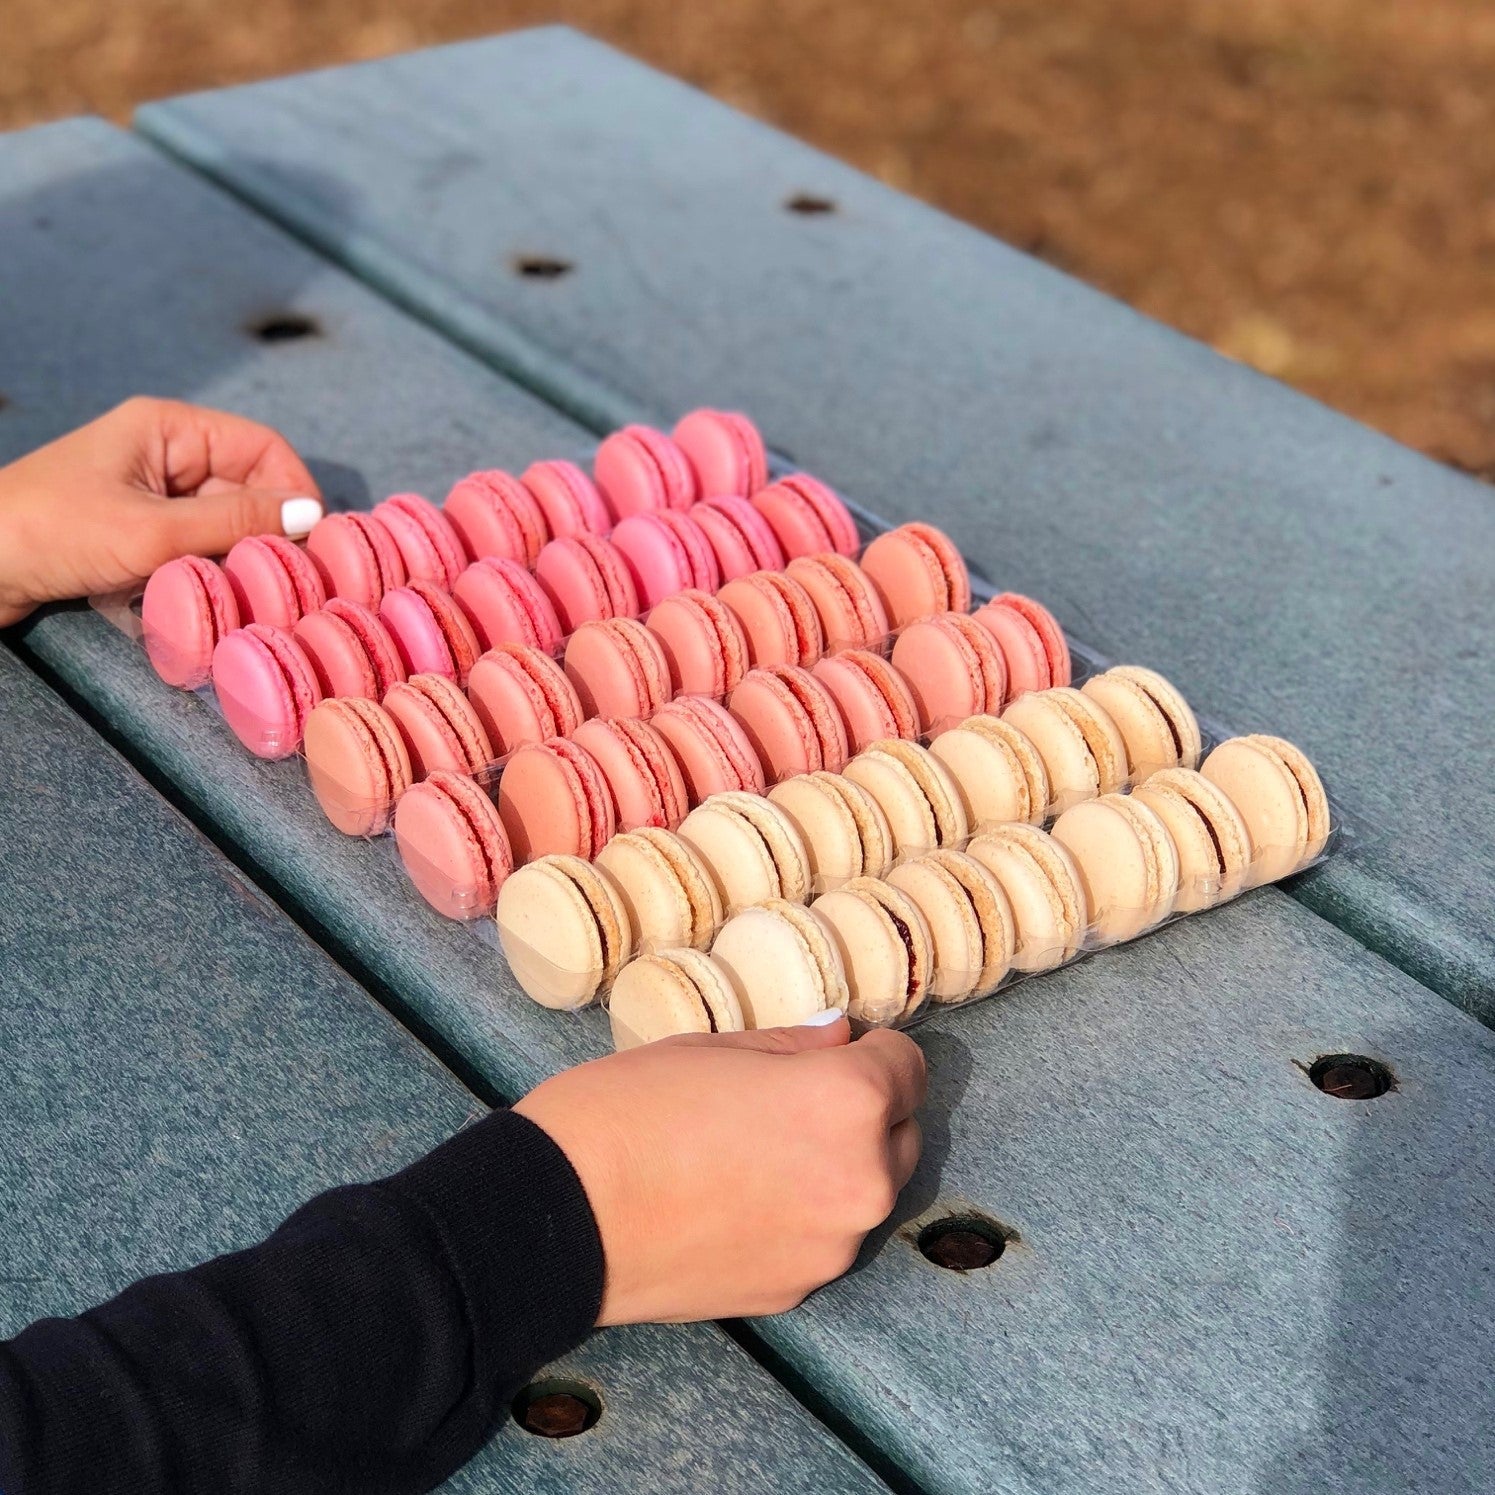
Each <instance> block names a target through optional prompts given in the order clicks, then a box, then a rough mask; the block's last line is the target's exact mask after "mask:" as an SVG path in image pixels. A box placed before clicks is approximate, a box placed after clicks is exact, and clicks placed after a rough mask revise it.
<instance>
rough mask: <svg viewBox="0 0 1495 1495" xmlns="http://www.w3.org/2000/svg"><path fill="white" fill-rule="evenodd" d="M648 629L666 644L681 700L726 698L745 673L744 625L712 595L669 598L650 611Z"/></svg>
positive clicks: (683, 594)
mask: <svg viewBox="0 0 1495 1495" xmlns="http://www.w3.org/2000/svg"><path fill="white" fill-rule="evenodd" d="M646 626H647V628H648V629H649V632H650V633H652V634H653V635H654V636H655V638H657V639H658V640H659V642H660V643H661V644H663V645H664V652H665V658H666V659H668V660H669V663H670V683H671V685H672V686H673V687H674V690H675V693H676V694H677V695H678V694H681V693H685V694H688V695H702V696H724V695H726V693H727V692H728V691H729V690H731V689H732V688H733V687H734V686H735V685H736V684H737V682H738V681H739V680H741V679H742V677H743V676H744V675H745V674H746V673H747V669H748V646H747V636H746V635H745V634H744V633H743V631H742V624H741V623H739V622H738V621H737V619H736V617H735V616H734V615H733V613H732V610H731V608H729V607H728V606H727V605H726V603H724V602H722V601H720V600H719V599H718V598H716V597H713V596H712V595H711V593H710V592H698V591H694V590H691V591H686V592H677V593H676V594H675V595H674V596H673V597H666V598H665V600H664V601H663V602H661V603H660V604H659V605H658V606H657V607H656V608H654V609H653V611H652V612H650V614H649V616H648V618H647V620H646Z"/></svg>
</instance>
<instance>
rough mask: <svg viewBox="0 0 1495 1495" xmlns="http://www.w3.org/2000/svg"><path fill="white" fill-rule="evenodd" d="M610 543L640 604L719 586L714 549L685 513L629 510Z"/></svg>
mask: <svg viewBox="0 0 1495 1495" xmlns="http://www.w3.org/2000/svg"><path fill="white" fill-rule="evenodd" d="M612 543H613V544H614V545H616V546H617V548H618V550H619V551H620V552H621V553H622V555H623V559H624V560H625V561H626V562H627V563H628V569H629V572H630V573H631V574H632V576H633V581H634V585H635V586H636V587H637V589H638V595H639V601H640V602H641V603H642V604H643V605H644V606H645V607H653V606H654V604H655V603H656V602H663V601H664V599H665V598H666V597H673V596H674V595H675V593H676V592H683V591H684V590H685V589H686V588H687V587H694V588H695V589H696V590H697V591H701V592H714V591H715V590H716V589H717V587H719V586H720V585H721V573H720V571H719V569H718V567H717V564H716V552H715V551H714V550H712V548H711V541H710V540H708V539H707V538H706V532H705V531H704V530H703V529H702V528H701V526H700V525H699V524H697V523H696V522H695V520H694V519H692V518H691V517H690V515H689V514H679V513H676V512H675V511H674V510H672V509H663V510H661V511H659V512H658V513H653V514H632V515H630V516H629V517H628V518H627V519H624V520H621V521H620V522H619V523H618V525H617V527H616V528H615V529H614V530H613V533H612Z"/></svg>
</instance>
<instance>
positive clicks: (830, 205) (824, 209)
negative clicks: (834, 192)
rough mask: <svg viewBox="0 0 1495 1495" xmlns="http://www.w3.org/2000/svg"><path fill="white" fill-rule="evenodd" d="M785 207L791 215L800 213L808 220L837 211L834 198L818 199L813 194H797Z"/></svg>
mask: <svg viewBox="0 0 1495 1495" xmlns="http://www.w3.org/2000/svg"><path fill="white" fill-rule="evenodd" d="M784 206H785V207H786V208H788V210H789V211H790V212H791V213H799V214H801V215H802V216H803V217H806V218H814V217H817V216H818V215H820V214H824V213H834V212H835V211H836V204H835V200H834V199H833V198H829V197H818V196H816V194H815V193H813V192H796V193H795V194H794V196H793V197H791V198H790V199H789V200H788V202H786V203H785V204H784Z"/></svg>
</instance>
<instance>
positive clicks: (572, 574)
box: [535, 534, 639, 633]
mask: <svg viewBox="0 0 1495 1495" xmlns="http://www.w3.org/2000/svg"><path fill="white" fill-rule="evenodd" d="M535 579H536V581H538V582H539V583H540V586H541V587H542V588H543V590H544V592H545V595H546V596H547V597H548V598H549V599H550V601H551V604H552V605H553V606H554V608H555V615H556V617H557V618H558V619H559V620H560V626H561V630H562V631H563V632H564V633H573V632H575V631H576V629H578V628H579V627H581V625H582V624H583V623H592V622H596V621H598V620H599V619H602V618H617V617H625V618H626V617H632V616H633V614H634V613H636V612H638V610H639V600H638V594H637V591H636V590H635V588H634V584H633V578H632V576H631V575H630V574H629V572H628V568H627V566H626V565H625V564H624V561H623V557H622V555H621V554H620V553H619V552H618V551H617V550H616V548H615V547H614V546H613V545H612V543H611V542H610V541H607V540H602V539H599V538H598V537H597V536H596V535H588V534H575V535H567V536H564V537H562V538H559V539H555V540H552V541H551V542H550V544H548V545H547V546H546V547H545V549H544V550H542V551H541V552H540V559H539V560H538V561H537V562H536V563H535Z"/></svg>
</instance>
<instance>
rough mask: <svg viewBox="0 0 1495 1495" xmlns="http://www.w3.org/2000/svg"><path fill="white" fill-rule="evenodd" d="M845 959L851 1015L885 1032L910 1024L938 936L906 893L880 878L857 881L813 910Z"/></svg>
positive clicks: (927, 980)
mask: <svg viewBox="0 0 1495 1495" xmlns="http://www.w3.org/2000/svg"><path fill="white" fill-rule="evenodd" d="M810 908H811V911H812V912H813V913H816V914H818V915H819V916H820V918H821V920H822V922H823V923H824V924H825V926H826V928H828V929H829V930H830V933H831V938H832V939H833V940H834V941H835V943H836V948H837V950H838V951H839V952H840V955H841V964H842V966H843V967H844V969H845V971H846V987H847V991H848V992H849V993H850V998H851V1000H850V1004H849V1005H848V1007H847V1015H848V1016H849V1017H851V1018H853V1019H854V1020H856V1021H857V1022H862V1023H867V1024H868V1025H869V1026H876V1027H882V1026H887V1025H889V1024H902V1023H905V1022H907V1021H908V1020H909V1019H910V1018H911V1017H912V1016H913V1015H914V1014H915V1013H916V1012H917V1011H918V1010H919V1008H920V1007H922V1006H923V1005H924V999H925V998H926V997H927V996H928V994H929V984H930V982H931V981H932V980H933V979H934V936H933V935H932V934H931V933H930V932H929V925H928V924H927V923H926V922H925V919H924V915H923V914H922V913H921V912H920V911H919V905H918V904H917V903H915V902H914V900H913V899H912V898H910V897H909V896H908V895H907V894H906V893H904V892H902V891H901V890H900V889H898V888H896V887H894V886H893V885H892V883H889V882H884V881H883V880H882V879H881V878H877V877H854V878H852V879H851V880H850V881H849V882H846V883H843V884H842V885H841V886H840V887H839V888H835V889H833V890H832V891H831V892H829V893H822V894H821V895H820V897H819V898H817V899H816V900H815V902H814V903H813V904H811V905H810Z"/></svg>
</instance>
